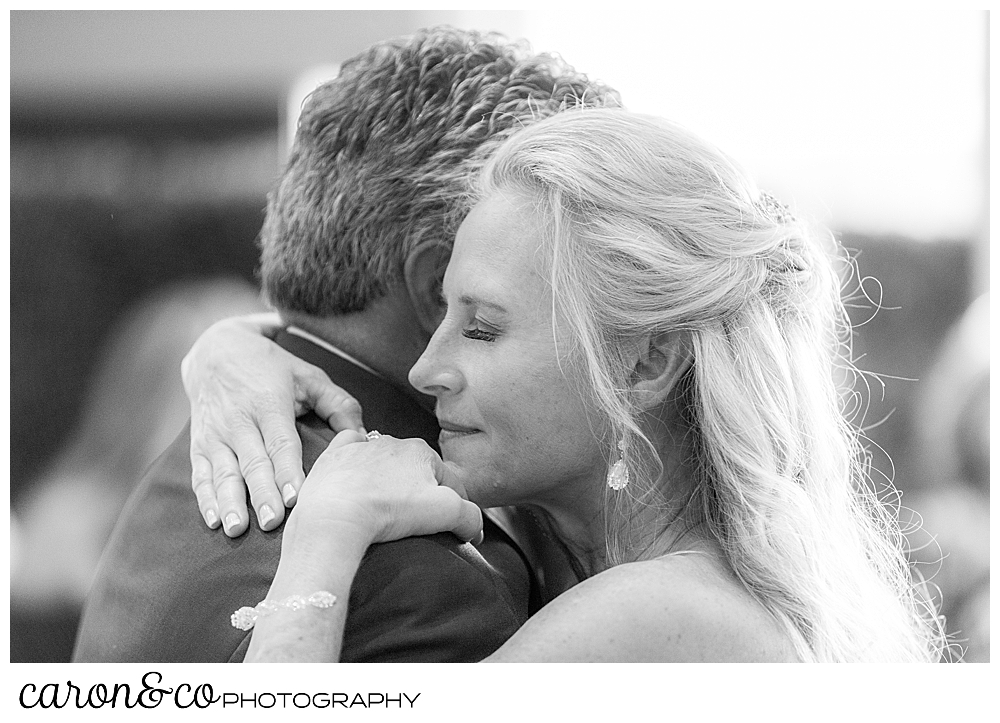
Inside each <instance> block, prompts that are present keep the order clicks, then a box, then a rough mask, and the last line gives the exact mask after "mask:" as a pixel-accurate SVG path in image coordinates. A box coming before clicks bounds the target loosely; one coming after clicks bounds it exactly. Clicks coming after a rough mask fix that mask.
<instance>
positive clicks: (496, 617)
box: [75, 28, 946, 662]
mask: <svg viewBox="0 0 1000 723" xmlns="http://www.w3.org/2000/svg"><path fill="white" fill-rule="evenodd" d="M260 243H261V248H262V262H261V275H262V280H263V285H264V289H265V292H266V295H267V298H268V300H269V301H270V303H271V304H272V305H273V306H274V307H275V308H276V309H277V311H278V312H279V315H280V319H277V320H274V321H271V320H266V319H265V320H262V319H259V318H248V319H238V320H232V321H228V322H223V323H221V324H219V325H217V326H216V327H214V328H213V329H211V330H209V332H207V333H206V335H205V336H204V337H203V338H202V339H201V340H200V341H199V342H198V344H197V345H196V346H195V348H194V349H193V350H192V351H191V353H190V354H189V356H188V358H187V360H186V362H185V382H186V386H187V388H188V391H189V394H190V395H191V397H192V409H193V416H192V424H191V427H190V438H189V437H188V434H187V433H185V434H184V435H182V437H181V438H179V439H178V440H177V442H176V443H175V444H174V445H173V446H172V447H171V448H170V449H168V450H167V452H166V453H165V454H164V455H163V456H162V457H161V458H160V460H159V461H158V462H157V463H156V464H154V466H153V467H152V468H151V470H150V471H149V472H148V474H147V475H146V477H145V478H144V480H143V481H142V483H141V484H140V486H139V488H138V489H137V490H136V493H135V494H134V495H133V498H132V500H131V501H130V503H129V505H128V506H127V507H126V509H125V511H124V513H123V515H122V518H121V520H120V522H119V525H118V527H117V528H116V531H115V533H114V536H113V538H112V541H111V543H110V544H109V547H108V549H107V550H106V552H105V555H104V558H103V560H102V564H101V569H100V571H99V573H98V578H97V581H96V582H95V585H94V588H93V591H92V593H91V597H90V600H89V602H88V605H87V608H86V610H85V613H84V618H83V622H82V625H81V631H80V635H79V638H78V643H77V650H76V654H75V658H76V659H77V660H123V661H126V660H131V661H140V660H141V661H145V662H149V661H157V660H176V661H195V660H206V661H207V660H223V661H224V660H247V661H251V660H259V661H285V660H287V661H338V660H344V661H395V660H399V661H449V660H455V661H478V660H483V659H485V660H493V661H702V660H704V661H856V660H858V661H862V660H863V661H902V660H913V661H920V660H926V661H930V660H935V659H937V658H938V657H939V656H940V654H941V652H942V650H943V649H944V647H945V644H946V643H945V640H944V638H943V636H942V634H941V633H940V630H939V626H938V622H937V620H936V618H935V616H934V614H933V609H932V608H931V607H930V606H929V603H927V602H926V601H925V599H924V598H923V596H922V595H921V594H920V589H919V587H918V586H916V585H915V583H914V581H913V580H912V579H911V574H910V570H909V567H908V565H907V563H906V560H905V557H904V555H903V552H902V549H901V536H900V534H899V530H898V526H897V524H896V522H895V518H894V516H893V514H892V511H891V510H888V509H886V508H884V507H883V506H882V505H881V504H880V503H879V501H878V499H877V497H876V495H875V492H874V491H873V490H872V489H871V485H870V483H869V481H868V478H867V470H866V468H865V466H864V455H863V451H862V449H861V439H860V435H859V432H858V431H857V430H855V429H853V428H852V427H851V426H850V425H849V424H848V423H847V421H845V419H844V417H843V415H842V410H841V395H840V390H838V388H837V387H836V386H835V382H834V378H835V374H834V372H835V369H837V368H838V366H842V365H845V364H849V345H848V339H849V335H847V333H848V332H849V327H848V326H847V317H846V314H845V313H844V308H843V306H842V303H841V300H840V297H839V289H840V285H839V282H838V277H837V274H836V272H835V262H836V261H837V260H838V259H840V260H842V258H843V257H842V256H841V255H840V251H839V249H838V248H837V245H836V243H835V242H834V240H833V239H832V238H831V236H830V235H829V234H824V233H817V232H815V231H813V230H811V229H809V228H808V227H807V226H806V225H804V224H802V223H800V222H799V221H797V220H796V219H795V218H794V217H792V216H791V215H790V213H789V212H788V211H787V210H786V209H785V208H784V207H783V206H781V205H780V204H779V203H778V202H776V201H775V200H774V199H773V198H771V197H770V196H768V195H767V194H766V193H762V192H761V191H759V190H758V189H757V188H756V187H755V186H754V184H753V182H752V181H751V179H750V178H749V177H748V176H747V175H746V174H745V173H744V172H742V171H741V170H740V168H739V167H738V166H737V165H736V164H735V163H733V162H732V161H731V160H730V159H729V158H728V157H727V156H725V155H723V154H722V153H720V152H719V151H717V150H715V149H714V148H713V147H711V146H710V145H709V144H707V143H705V142H704V141H702V140H700V139H699V138H697V137H696V136H694V135H693V134H691V133H689V132H687V131H686V130H684V129H682V128H680V127H678V126H676V125H674V124H672V123H669V122H667V121H664V120H659V119H655V118H650V117H644V116H639V115H635V114H631V113H628V112H627V111H625V110H624V109H622V108H621V107H619V103H618V99H617V95H616V94H615V93H614V91H612V90H610V89H609V88H607V87H604V86H602V85H600V84H597V83H594V82H592V81H589V80H588V79H587V78H586V77H585V76H582V75H580V74H578V73H576V72H575V71H574V70H573V69H572V68H569V67H568V66H566V65H565V64H563V63H562V62H561V61H559V60H557V59H555V58H552V57H548V56H531V55H528V54H527V53H526V52H525V51H524V50H523V49H521V48H519V47H516V46H513V45H509V44H507V43H505V42H503V41H502V40H501V39H499V38H497V37H495V36H479V35H477V34H474V33H467V32H463V31H457V30H453V29H448V28H439V29H433V30H429V31H426V32H422V33H419V34H417V35H416V36H414V37H412V38H406V39H402V40H399V41H393V42H387V43H384V44H380V45H378V46H375V47H373V48H371V49H370V50H369V51H366V52H365V53H362V54H361V55H360V56H358V57H357V58H355V59H353V60H352V61H349V62H348V63H346V64H345V65H344V66H343V68H342V71H341V73H340V75H339V76H338V77H337V78H336V79H335V80H332V81H330V82H328V83H326V84H325V85H323V86H321V87H319V88H318V89H317V90H316V91H315V92H313V93H312V95H311V96H310V97H309V98H308V100H307V101H306V103H305V104H304V106H303V109H302V114H301V116H300V119H299V125H298V131H297V134H296V139H295V144H294V147H293V149H292V154H291V158H290V160H289V162H288V165H287V168H286V170H285V173H284V175H283V176H282V178H281V180H280V182H279V183H278V185H277V187H276V189H275V190H274V192H273V193H272V194H271V195H270V197H269V200H268V207H267V214H266V219H265V222H264V226H263V229H262V231H261V237H260ZM331 380H332V383H331ZM431 410H433V412H434V414H432V413H431ZM296 414H298V415H300V416H299V418H298V420H297V421H296V419H295V416H296ZM435 414H436V419H435ZM369 430H370V431H369ZM376 430H378V431H376ZM303 467H304V469H303ZM192 483H193V488H194V494H192ZM247 489H249V493H250V500H251V504H252V510H253V513H254V514H253V515H248V511H247V507H246V491H247ZM195 499H197V504H198V507H199V508H200V510H201V514H202V518H203V520H204V522H202V519H200V518H199V517H198V515H197V514H196V513H195V509H194V504H193V502H194V500H195ZM286 507H289V508H291V510H290V512H289V513H288V519H287V520H285V519H284V518H285V514H286ZM283 521H284V524H283V525H282V522H283ZM206 523H207V524H206ZM220 526H221V528H222V529H218V528H220ZM470 541H471V543H472V544H470Z"/></svg>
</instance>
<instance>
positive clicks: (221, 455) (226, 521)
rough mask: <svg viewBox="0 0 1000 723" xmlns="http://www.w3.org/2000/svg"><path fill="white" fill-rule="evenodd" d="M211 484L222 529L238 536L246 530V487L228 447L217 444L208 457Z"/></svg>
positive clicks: (238, 466) (230, 535) (237, 463)
mask: <svg viewBox="0 0 1000 723" xmlns="http://www.w3.org/2000/svg"><path fill="white" fill-rule="evenodd" d="M210 460H211V464H212V484H213V486H214V487H215V498H216V500H217V501H218V506H219V516H220V517H221V518H222V529H223V531H224V532H225V533H226V535H227V536H229V537H239V536H240V535H242V534H243V533H244V532H246V530H247V525H248V524H249V522H248V519H249V518H248V517H247V506H246V487H245V486H244V483H243V475H242V474H241V473H240V465H239V462H238V461H237V460H236V455H234V454H233V452H232V450H231V449H229V448H228V447H224V446H222V445H218V446H217V447H216V448H215V449H214V450H213V451H212V456H211V458H210Z"/></svg>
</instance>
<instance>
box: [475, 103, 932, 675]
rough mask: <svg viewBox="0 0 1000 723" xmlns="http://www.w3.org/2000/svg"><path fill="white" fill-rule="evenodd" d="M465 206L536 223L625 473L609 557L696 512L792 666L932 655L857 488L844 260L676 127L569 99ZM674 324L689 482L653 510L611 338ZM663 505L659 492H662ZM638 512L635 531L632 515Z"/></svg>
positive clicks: (916, 605) (916, 596) (916, 609)
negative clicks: (684, 352)
mask: <svg viewBox="0 0 1000 723" xmlns="http://www.w3.org/2000/svg"><path fill="white" fill-rule="evenodd" d="M474 185H475V188H474V190H473V192H472V194H471V197H470V199H469V200H470V202H472V201H474V200H476V199H477V198H483V197H485V196H487V195H489V194H492V193H495V192H498V191H502V192H514V193H520V194H522V195H526V196H527V197H528V198H532V199H534V202H535V203H536V204H537V209H538V212H539V214H540V217H541V218H543V219H545V220H546V224H547V233H546V236H547V239H546V243H547V244H548V245H549V249H548V252H549V253H548V254H547V255H546V256H547V259H546V262H547V263H548V264H549V277H550V281H551V285H552V289H553V292H554V293H553V299H554V300H553V305H554V310H553V311H554V313H553V318H554V319H557V320H561V321H559V322H554V323H563V322H565V323H566V324H568V327H569V329H570V330H571V332H572V333H571V337H572V338H573V339H574V352H573V354H572V355H571V358H574V359H577V360H580V361H579V363H580V364H582V367H583V368H584V369H585V375H586V378H587V379H588V380H589V385H588V386H589V387H590V391H591V393H592V394H593V395H594V397H595V398H596V400H597V402H598V405H599V406H600V408H601V409H602V411H603V414H604V415H605V423H606V427H605V428H604V429H602V430H601V431H599V432H597V434H598V435H599V437H600V438H601V439H603V440H604V442H605V445H606V449H607V459H608V462H609V464H610V463H611V462H612V461H613V460H614V459H616V458H617V456H618V454H619V452H618V450H617V448H616V443H617V441H618V440H620V439H623V438H624V439H625V440H628V443H627V445H626V448H625V452H624V461H625V462H626V464H627V465H628V467H629V469H630V470H631V477H632V482H631V483H630V485H629V486H628V487H627V488H626V490H625V491H624V492H613V491H609V492H608V493H607V494H608V500H607V505H606V525H607V527H606V529H607V540H608V558H609V563H610V564H615V563H619V562H628V561H633V560H641V559H648V558H651V557H656V556H658V555H661V554H664V553H665V552H668V551H669V549H664V546H663V544H662V543H660V540H661V539H665V538H663V537H661V533H662V532H663V531H664V530H665V529H666V528H667V526H668V525H671V524H673V523H678V524H681V523H687V524H690V523H691V522H692V521H695V522H699V523H702V524H703V525H704V526H705V528H706V529H707V530H708V534H709V535H710V536H711V537H712V538H714V540H715V541H716V542H717V543H718V544H719V545H720V547H721V549H722V550H723V551H724V554H725V556H726V558H727V560H728V563H729V565H730V566H731V567H732V569H733V571H734V572H735V573H736V575H737V576H738V577H739V579H740V580H741V581H742V582H743V584H744V585H745V586H746V588H747V589H748V590H749V591H750V593H751V594H752V595H754V597H756V598H757V599H758V600H759V601H760V602H761V603H762V604H763V605H764V606H765V607H766V608H767V609H768V610H769V611H770V612H771V614H772V615H774V617H775V618H776V619H777V620H778V621H779V622H780V623H781V624H782V625H783V626H784V627H785V628H786V629H787V630H788V631H789V633H790V634H791V636H792V639H793V640H794V641H795V643H796V646H797V648H798V652H799V655H800V656H801V658H802V659H803V660H812V661H897V660H912V661H929V660H934V659H937V658H938V657H940V655H941V653H942V651H943V650H944V648H945V647H946V646H945V638H944V636H943V633H942V632H941V630H942V628H941V624H940V620H939V619H938V618H937V617H936V615H935V612H934V610H933V606H932V605H930V603H929V602H927V601H926V599H925V598H924V597H923V596H922V595H921V587H920V585H919V584H917V583H916V582H915V581H914V578H913V577H912V576H911V571H910V568H909V565H908V563H907V561H906V557H905V554H904V551H903V544H904V543H903V537H902V535H901V534H900V530H899V526H898V523H897V520H896V510H894V509H893V507H892V504H891V503H892V500H891V499H889V498H887V496H886V495H887V494H890V493H891V492H892V489H891V484H889V485H888V486H887V487H886V488H885V489H881V490H880V489H877V488H876V486H875V485H874V484H873V483H872V480H871V475H870V470H869V468H868V463H867V461H866V460H867V457H866V454H865V450H864V447H863V446H862V445H863V438H862V436H861V432H860V431H859V430H858V429H857V428H855V426H854V425H853V424H852V423H851V421H850V420H849V419H848V416H849V415H848V414H846V412H847V411H849V410H847V409H846V407H848V406H851V405H854V404H855V403H856V401H855V397H854V391H853V390H852V389H850V388H846V389H845V388H842V386H843V385H840V384H838V383H837V379H840V380H841V381H843V380H844V379H848V378H850V375H851V372H852V370H853V366H852V364H851V351H850V334H851V329H850V322H849V320H848V318H847V315H846V312H845V307H844V304H843V302H842V300H841V281H840V277H839V275H838V264H845V263H846V264H850V263H851V261H850V259H849V258H848V257H847V256H846V254H845V253H844V252H843V251H842V249H840V248H839V245H838V244H837V242H836V241H835V239H834V238H833V236H832V235H831V234H829V233H828V232H824V233H817V232H815V231H813V230H811V229H810V228H808V227H807V226H806V225H805V224H803V223H800V222H798V221H796V220H795V219H794V218H792V217H791V215H790V214H789V213H788V212H787V210H785V208H784V207H782V206H781V205H780V204H778V203H777V202H776V201H775V200H774V199H772V198H771V197H770V196H768V195H766V194H762V193H761V192H760V191H758V189H757V188H756V187H755V186H754V184H753V182H752V181H751V180H750V179H749V177H748V176H747V175H746V174H745V173H744V172H743V171H742V170H740V169H739V168H738V167H737V166H736V165H735V164H734V163H733V162H732V161H730V160H729V159H728V158H727V157H726V156H725V155H723V154H722V153H720V152H719V151H718V150H716V149H715V148H714V147H712V146H710V145H709V144H707V143H706V142H704V141H702V140H701V139H699V138H697V137H696V136H695V135H693V134H691V133H690V132H688V131H686V130H684V129H682V128H681V127H679V126H677V125H675V124H673V123H670V122H667V121H664V120H659V119H654V118H649V117H644V116H640V115H636V114H630V113H627V112H625V111H623V110H613V109H580V110H575V111H570V112H567V113H562V114H559V115H557V116H555V117H553V118H549V119H546V120H543V121H541V122H539V123H537V124H535V125H533V126H531V127H529V128H528V129H526V130H523V131H521V132H520V133H518V134H515V135H514V136H513V138H512V139H510V140H509V141H507V142H506V143H505V144H504V145H503V146H502V147H501V148H500V150H499V151H498V152H497V154H496V155H495V156H494V157H493V158H492V159H491V160H490V162H489V164H488V165H487V166H486V167H485V168H484V170H483V172H482V174H481V176H480V177H479V180H478V182H477V183H476V184H474ZM673 330H683V331H685V332H686V334H687V335H689V339H690V354H691V365H690V368H689V370H688V371H687V372H686V373H685V375H684V376H683V378H682V379H681V381H680V382H679V383H678V387H677V389H676V397H677V399H678V400H679V402H678V403H679V405H680V409H681V410H682V412H681V413H682V415H683V417H684V419H685V420H686V422H687V427H688V430H689V431H688V436H687V440H686V443H687V444H688V445H689V447H690V449H691V453H692V455H693V461H694V464H693V465H692V466H693V468H694V469H695V477H696V479H695V485H694V488H693V492H692V494H691V495H690V496H689V497H687V498H686V501H685V502H684V503H683V505H682V508H681V509H677V505H676V504H673V503H668V500H669V497H668V495H667V494H666V492H667V490H666V489H665V486H666V484H668V483H665V482H664V481H663V477H664V475H663V470H662V465H661V464H660V462H659V457H658V455H657V453H656V449H655V448H654V447H653V445H652V443H651V442H650V440H649V439H648V438H647V436H646V435H645V434H644V432H643V429H642V423H641V418H642V415H643V413H642V410H641V408H640V405H639V402H638V400H637V399H636V398H635V395H634V393H633V392H632V390H631V386H630V383H629V379H630V376H631V375H632V374H633V372H634V366H633V365H634V358H632V357H630V355H629V352H628V351H627V350H628V349H629V348H633V347H634V346H635V344H636V343H637V342H638V340H639V339H641V338H643V337H644V336H645V335H649V334H659V333H662V332H668V331H673ZM672 504H673V506H671V505H672ZM651 509H652V510H655V511H656V513H657V514H656V519H657V520H658V522H657V524H655V525H653V528H654V529H650V526H649V525H647V524H645V523H643V524H642V525H639V524H638V523H636V519H637V516H638V514H639V513H640V511H642V512H643V520H647V519H649V512H650V510H651Z"/></svg>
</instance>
